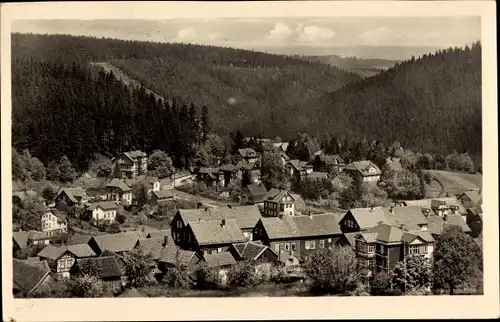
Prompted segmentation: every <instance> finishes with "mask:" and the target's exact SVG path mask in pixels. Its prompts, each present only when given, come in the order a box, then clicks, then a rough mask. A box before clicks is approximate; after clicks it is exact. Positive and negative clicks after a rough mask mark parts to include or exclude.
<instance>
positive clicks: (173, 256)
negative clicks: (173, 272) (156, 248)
mask: <svg viewBox="0 0 500 322" xmlns="http://www.w3.org/2000/svg"><path fill="white" fill-rule="evenodd" d="M177 255H178V256H179V257H178V259H179V264H180V265H181V266H187V265H188V264H189V262H190V261H191V259H192V258H193V256H197V255H196V252H193V251H189V250H183V249H180V248H179V247H177V246H176V245H175V244H174V243H173V242H168V243H167V244H166V245H165V247H164V248H162V250H161V256H160V259H159V262H163V263H167V264H171V265H175V264H176V261H177Z"/></svg>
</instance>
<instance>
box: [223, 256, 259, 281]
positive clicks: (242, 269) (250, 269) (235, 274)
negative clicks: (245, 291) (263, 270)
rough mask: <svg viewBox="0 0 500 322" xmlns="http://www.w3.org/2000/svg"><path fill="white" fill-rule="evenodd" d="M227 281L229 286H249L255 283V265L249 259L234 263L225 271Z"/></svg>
mask: <svg viewBox="0 0 500 322" xmlns="http://www.w3.org/2000/svg"><path fill="white" fill-rule="evenodd" d="M227 282H228V284H229V285H231V286H243V287H247V286H251V285H254V284H256V282H257V279H256V274H255V266H254V265H253V264H252V263H251V262H250V261H242V262H238V263H236V265H234V266H233V267H231V269H230V270H229V271H228V273H227Z"/></svg>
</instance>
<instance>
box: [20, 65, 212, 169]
mask: <svg viewBox="0 0 500 322" xmlns="http://www.w3.org/2000/svg"><path fill="white" fill-rule="evenodd" d="M12 83H13V84H12V85H13V86H12V87H13V100H12V104H13V109H12V145H13V146H14V147H16V148H17V149H18V150H24V149H28V150H29V151H30V152H31V153H32V154H33V155H34V156H35V157H37V158H38V159H40V160H41V161H42V162H43V163H44V164H48V163H50V162H51V161H58V160H59V159H60V158H61V157H62V156H64V155H65V156H67V157H68V159H69V160H70V161H71V163H73V164H74V165H75V166H76V168H77V169H79V170H85V169H86V168H87V166H88V164H89V162H90V161H91V157H92V156H93V155H94V154H95V153H97V152H100V153H104V154H105V155H109V156H114V155H116V154H117V153H119V152H121V151H127V150H133V149H141V150H143V151H145V152H147V153H151V152H152V151H154V150H156V149H160V150H163V151H165V152H167V153H169V154H170V155H172V157H173V159H174V161H175V162H176V165H184V164H185V162H186V160H187V159H188V158H191V157H192V156H193V154H194V146H195V145H196V144H197V143H200V141H202V140H203V138H204V137H206V133H204V132H203V131H204V130H205V131H208V123H209V117H208V111H207V108H206V107H204V106H203V107H201V108H200V107H197V106H194V105H193V104H190V105H189V106H188V105H186V104H182V105H177V103H176V101H175V99H174V100H173V104H172V105H170V104H163V101H162V100H156V99H155V97H154V96H153V95H152V94H147V93H146V91H145V89H144V87H140V88H130V87H127V86H125V85H124V84H123V83H122V82H120V81H118V80H117V79H116V78H115V77H114V75H113V74H112V73H105V72H104V71H103V70H100V71H99V72H98V73H91V70H90V69H88V68H84V67H82V66H81V65H79V64H78V63H77V62H74V63H72V64H71V65H64V64H54V63H46V62H37V61H33V60H20V59H16V60H15V61H14V64H13V69H12Z"/></svg>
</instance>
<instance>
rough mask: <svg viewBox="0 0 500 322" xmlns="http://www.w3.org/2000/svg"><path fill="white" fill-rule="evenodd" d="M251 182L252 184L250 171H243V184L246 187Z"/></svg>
mask: <svg viewBox="0 0 500 322" xmlns="http://www.w3.org/2000/svg"><path fill="white" fill-rule="evenodd" d="M249 184H252V178H251V174H250V171H243V175H242V177H241V186H242V187H243V188H244V187H246V186H248V185H249Z"/></svg>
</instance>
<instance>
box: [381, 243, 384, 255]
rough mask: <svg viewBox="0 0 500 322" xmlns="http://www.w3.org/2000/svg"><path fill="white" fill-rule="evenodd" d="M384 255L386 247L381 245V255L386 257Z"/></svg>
mask: <svg viewBox="0 0 500 322" xmlns="http://www.w3.org/2000/svg"><path fill="white" fill-rule="evenodd" d="M384 253H385V246H384V245H380V254H382V255H384Z"/></svg>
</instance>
